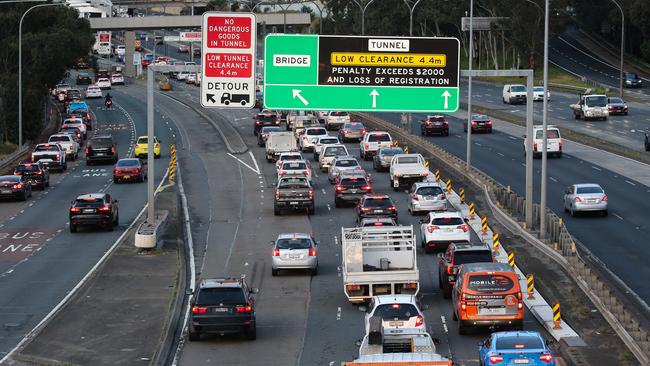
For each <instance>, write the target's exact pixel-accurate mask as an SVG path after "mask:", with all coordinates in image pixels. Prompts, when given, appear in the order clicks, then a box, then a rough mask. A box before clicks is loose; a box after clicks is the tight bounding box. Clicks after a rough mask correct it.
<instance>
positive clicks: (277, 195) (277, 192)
mask: <svg viewBox="0 0 650 366" xmlns="http://www.w3.org/2000/svg"><path fill="white" fill-rule="evenodd" d="M275 199H276V200H277V199H280V191H277V190H276V191H275Z"/></svg>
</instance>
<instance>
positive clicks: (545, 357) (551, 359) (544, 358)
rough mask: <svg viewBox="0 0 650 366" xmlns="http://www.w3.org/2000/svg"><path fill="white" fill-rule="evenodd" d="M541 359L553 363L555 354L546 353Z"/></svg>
mask: <svg viewBox="0 0 650 366" xmlns="http://www.w3.org/2000/svg"><path fill="white" fill-rule="evenodd" d="M539 359H540V361H544V362H546V363H551V362H553V356H552V355H551V354H549V353H545V354H543V355H541V356H539Z"/></svg>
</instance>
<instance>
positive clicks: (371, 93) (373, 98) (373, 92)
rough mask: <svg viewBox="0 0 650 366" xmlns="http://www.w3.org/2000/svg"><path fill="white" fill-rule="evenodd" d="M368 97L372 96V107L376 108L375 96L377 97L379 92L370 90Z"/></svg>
mask: <svg viewBox="0 0 650 366" xmlns="http://www.w3.org/2000/svg"><path fill="white" fill-rule="evenodd" d="M369 95H372V107H373V108H377V96H378V95H379V92H378V91H377V89H372V91H371V92H370V94H369Z"/></svg>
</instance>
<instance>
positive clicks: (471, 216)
mask: <svg viewBox="0 0 650 366" xmlns="http://www.w3.org/2000/svg"><path fill="white" fill-rule="evenodd" d="M474 214H476V208H475V207H474V202H470V203H469V219H470V220H474Z"/></svg>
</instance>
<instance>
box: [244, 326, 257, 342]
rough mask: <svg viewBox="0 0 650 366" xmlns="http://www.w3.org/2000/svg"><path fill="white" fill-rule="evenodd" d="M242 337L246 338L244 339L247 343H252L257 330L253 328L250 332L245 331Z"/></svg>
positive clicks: (255, 337)
mask: <svg viewBox="0 0 650 366" xmlns="http://www.w3.org/2000/svg"><path fill="white" fill-rule="evenodd" d="M244 337H246V339H248V340H249V341H254V340H255V339H257V329H256V328H253V329H251V330H247V331H246V332H245V333H244Z"/></svg>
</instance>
